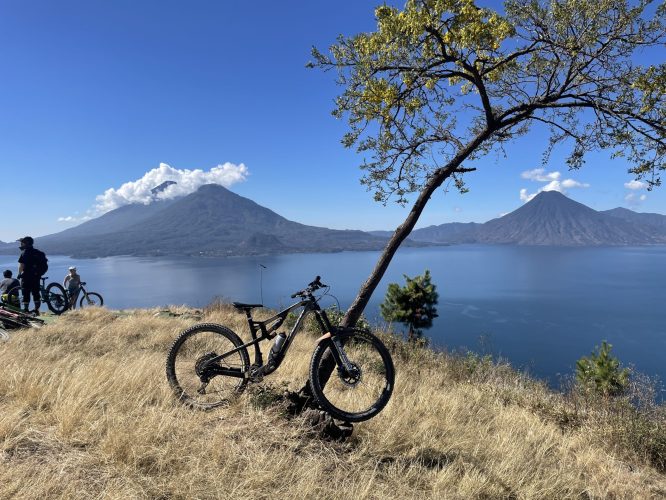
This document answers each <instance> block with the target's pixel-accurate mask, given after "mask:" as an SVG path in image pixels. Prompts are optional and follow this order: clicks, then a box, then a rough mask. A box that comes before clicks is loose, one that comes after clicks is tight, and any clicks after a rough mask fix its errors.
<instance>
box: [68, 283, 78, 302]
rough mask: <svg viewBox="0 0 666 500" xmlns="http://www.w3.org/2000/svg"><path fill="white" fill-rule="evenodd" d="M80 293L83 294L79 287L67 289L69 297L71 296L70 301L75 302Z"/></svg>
mask: <svg viewBox="0 0 666 500" xmlns="http://www.w3.org/2000/svg"><path fill="white" fill-rule="evenodd" d="M79 293H81V287H80V286H79V285H76V286H73V287H71V288H69V287H68V288H67V295H69V298H70V300H72V301H74V302H76V299H78V298H79Z"/></svg>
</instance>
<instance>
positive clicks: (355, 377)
mask: <svg viewBox="0 0 666 500" xmlns="http://www.w3.org/2000/svg"><path fill="white" fill-rule="evenodd" d="M349 365H350V367H351V369H350V370H344V369H343V370H338V377H339V378H340V381H341V382H342V383H343V384H344V385H346V386H347V387H355V386H356V385H357V384H358V383H359V382H360V381H361V379H362V378H363V372H362V371H361V368H360V367H359V366H358V365H357V364H356V363H352V362H350V363H349Z"/></svg>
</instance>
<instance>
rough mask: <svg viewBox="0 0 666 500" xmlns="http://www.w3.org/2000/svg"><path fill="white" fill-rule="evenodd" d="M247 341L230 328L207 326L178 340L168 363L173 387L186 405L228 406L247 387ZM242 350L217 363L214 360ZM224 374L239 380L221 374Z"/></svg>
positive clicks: (179, 337)
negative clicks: (233, 374)
mask: <svg viewBox="0 0 666 500" xmlns="http://www.w3.org/2000/svg"><path fill="white" fill-rule="evenodd" d="M242 345H243V341H242V340H241V339H240V337H239V336H238V335H236V334H235V333H234V332H233V331H232V330H230V329H229V328H227V327H225V326H222V325H217V324H214V323H203V324H200V325H195V326H193V327H192V328H189V329H187V330H185V331H184V332H183V333H181V334H180V335H179V336H178V338H177V339H176V340H175V342H174V343H173V345H172V346H171V349H170V350H169V354H168V355H167V360H166V375H167V380H168V381H169V385H171V388H172V389H173V391H174V392H175V394H176V396H177V397H178V399H180V400H181V401H182V402H183V403H184V404H186V405H188V406H190V407H193V408H200V409H204V410H207V409H210V408H215V407H217V406H220V405H223V404H225V403H227V402H228V401H229V400H230V398H232V397H233V396H235V395H237V394H239V393H240V392H242V391H243V389H244V388H245V385H246V384H247V377H246V376H245V375H246V372H247V371H248V370H249V368H250V357H249V356H248V353H247V349H246V348H245V347H242ZM234 349H238V350H237V351H236V352H234V353H233V354H230V355H229V356H227V357H225V358H224V359H221V360H219V361H216V362H214V363H210V362H208V360H209V359H210V358H213V357H215V356H218V355H220V354H224V353H227V352H229V351H232V350H234ZM221 370H228V371H233V372H235V373H236V374H237V375H238V376H230V375H224V374H220V371H221Z"/></svg>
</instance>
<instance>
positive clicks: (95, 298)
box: [79, 292, 104, 307]
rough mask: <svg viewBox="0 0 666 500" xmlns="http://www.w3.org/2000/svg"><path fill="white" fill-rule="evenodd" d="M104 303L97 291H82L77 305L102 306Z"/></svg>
mask: <svg viewBox="0 0 666 500" xmlns="http://www.w3.org/2000/svg"><path fill="white" fill-rule="evenodd" d="M103 305H104V299H103V298H102V296H101V295H100V294H99V293H96V292H88V293H84V294H83V297H81V300H80V301H79V307H84V306H87V307H102V306H103Z"/></svg>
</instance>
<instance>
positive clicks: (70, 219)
mask: <svg viewBox="0 0 666 500" xmlns="http://www.w3.org/2000/svg"><path fill="white" fill-rule="evenodd" d="M88 212H90V210H89V211H88ZM90 219H92V216H90V215H84V216H83V217H74V216H72V215H68V216H67V217H58V222H85V221H87V220H90Z"/></svg>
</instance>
